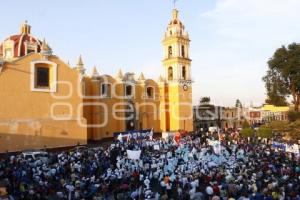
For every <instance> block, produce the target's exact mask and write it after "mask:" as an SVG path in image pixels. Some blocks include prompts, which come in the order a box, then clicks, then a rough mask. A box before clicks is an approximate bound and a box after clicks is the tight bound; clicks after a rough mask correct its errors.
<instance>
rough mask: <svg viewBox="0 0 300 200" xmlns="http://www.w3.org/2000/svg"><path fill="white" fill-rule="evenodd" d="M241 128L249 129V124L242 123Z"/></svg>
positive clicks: (245, 121)
mask: <svg viewBox="0 0 300 200" xmlns="http://www.w3.org/2000/svg"><path fill="white" fill-rule="evenodd" d="M242 128H250V124H249V122H248V121H247V120H244V121H243V124H242Z"/></svg>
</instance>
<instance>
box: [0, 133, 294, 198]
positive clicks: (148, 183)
mask: <svg viewBox="0 0 300 200" xmlns="http://www.w3.org/2000/svg"><path fill="white" fill-rule="evenodd" d="M210 141H213V138H210V136H208V135H206V134H191V135H186V136H184V137H181V138H180V139H179V140H177V141H175V140H174V139H173V138H167V139H162V138H156V139H153V138H148V139H147V138H143V139H134V138H130V139H126V138H119V139H116V140H115V141H114V142H112V143H111V144H110V145H109V146H108V147H99V148H86V149H77V150H73V151H65V152H60V153H50V162H49V163H47V164H45V163H41V162H40V163H39V162H34V163H33V161H30V160H26V159H24V158H22V157H20V156H9V157H4V158H1V160H0V178H1V181H0V183H1V185H2V186H4V187H5V188H6V190H7V193H8V199H11V200H19V199H28V200H29V199H30V200H38V199H45V200H60V199H62V200H73V199H74V200H82V199H85V200H98V199H99V200H100V199H104V200H108V199H117V200H127V199H128V200H140V199H141V200H143V199H152V200H159V199H161V200H169V199H170V200H171V199H174V200H176V199H178V200H189V199H191V200H204V199H211V200H219V199H224V200H227V199H228V200H232V199H235V200H244V199H245V200H246V199H251V200H252V199H253V200H263V199H266V200H272V199H291V200H293V199H300V165H299V158H298V155H295V154H287V153H285V152H280V151H275V150H274V149H272V147H271V146H270V145H268V144H265V143H262V142H254V143H253V142H251V143H249V142H248V140H243V139H238V140H234V141H228V140H226V139H224V140H223V141H222V142H221V145H220V146H219V147H218V149H216V148H215V147H213V146H211V145H210ZM128 150H131V151H133V152H138V151H140V152H141V153H140V155H139V159H131V158H129V157H128ZM0 199H1V198H0Z"/></svg>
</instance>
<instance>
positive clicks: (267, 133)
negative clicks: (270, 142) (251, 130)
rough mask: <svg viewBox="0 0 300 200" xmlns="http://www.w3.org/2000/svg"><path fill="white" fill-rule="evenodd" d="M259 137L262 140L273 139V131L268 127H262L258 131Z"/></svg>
mask: <svg viewBox="0 0 300 200" xmlns="http://www.w3.org/2000/svg"><path fill="white" fill-rule="evenodd" d="M257 136H258V137H261V138H271V137H273V133H272V129H271V128H269V127H266V126H261V127H259V129H258V132H257Z"/></svg>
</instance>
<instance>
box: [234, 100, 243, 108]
mask: <svg viewBox="0 0 300 200" xmlns="http://www.w3.org/2000/svg"><path fill="white" fill-rule="evenodd" d="M235 107H237V108H243V105H242V103H241V101H240V100H239V99H237V100H236V102H235Z"/></svg>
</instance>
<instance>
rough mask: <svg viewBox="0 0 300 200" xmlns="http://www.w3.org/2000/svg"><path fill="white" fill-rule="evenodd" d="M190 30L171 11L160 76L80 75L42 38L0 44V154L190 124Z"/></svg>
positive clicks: (25, 33) (80, 67)
mask: <svg viewBox="0 0 300 200" xmlns="http://www.w3.org/2000/svg"><path fill="white" fill-rule="evenodd" d="M189 43H190V40H189V36H188V34H187V32H186V31H185V27H184V25H183V24H182V22H181V21H180V20H179V18H178V11H177V10H176V9H174V10H173V13H172V19H171V21H170V23H169V24H168V27H167V30H166V32H165V35H164V38H163V41H162V45H163V60H162V66H163V71H164V74H163V75H161V76H159V78H158V80H152V79H147V78H145V76H144V74H143V73H141V74H139V75H138V76H137V75H136V74H134V73H123V72H122V71H121V70H119V71H118V72H117V74H116V75H105V74H99V73H98V71H97V69H96V67H94V69H93V72H92V74H91V75H88V74H86V73H85V66H84V63H83V60H82V58H81V57H80V58H79V60H78V63H77V65H76V66H75V67H72V66H70V65H69V64H66V63H65V62H63V61H62V60H61V59H60V58H59V57H58V56H55V55H53V53H52V50H51V48H50V47H49V46H48V44H47V42H46V41H45V40H44V41H41V40H39V39H37V38H35V37H34V36H32V35H31V27H30V26H29V25H28V24H27V23H24V24H22V26H21V30H20V33H19V34H17V35H13V36H10V37H9V38H7V39H5V40H4V41H3V42H2V44H1V45H0V99H1V103H0V137H1V140H0V152H4V151H17V150H24V149H32V148H44V147H49V148H54V147H62V146H74V145H76V144H78V143H80V144H86V143H87V141H88V140H101V139H104V138H110V137H112V136H113V133H115V132H124V131H130V130H144V129H153V130H154V132H165V131H178V130H186V131H192V130H193V124H192V123H193V120H192V119H193V113H192V80H191V60H190V58H189Z"/></svg>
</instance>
